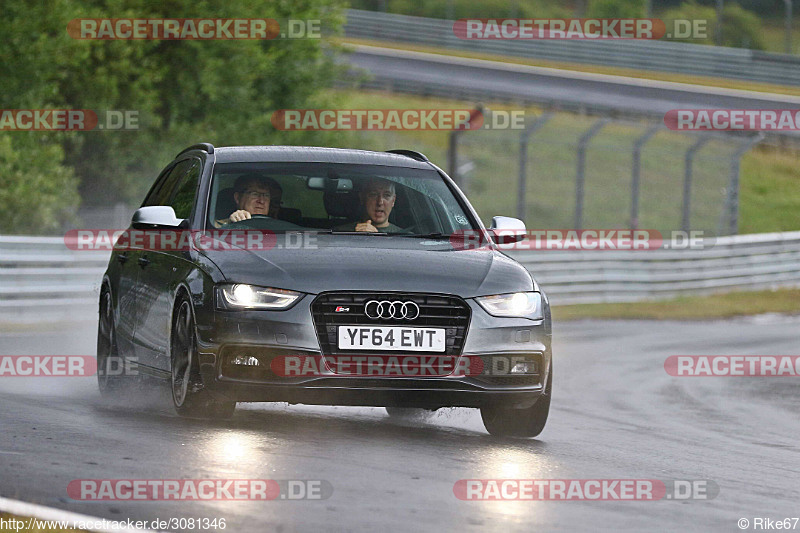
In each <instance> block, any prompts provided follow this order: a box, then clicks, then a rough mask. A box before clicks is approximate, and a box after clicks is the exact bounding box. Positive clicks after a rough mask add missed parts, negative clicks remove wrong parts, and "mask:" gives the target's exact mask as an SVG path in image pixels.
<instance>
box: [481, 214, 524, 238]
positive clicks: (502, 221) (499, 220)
mask: <svg viewBox="0 0 800 533" xmlns="http://www.w3.org/2000/svg"><path fill="white" fill-rule="evenodd" d="M489 232H490V233H491V235H492V239H493V240H494V242H496V243H497V244H506V243H510V242H519V241H521V240H523V239H524V238H525V223H524V222H523V221H521V220H520V219H518V218H511V217H492V225H491V226H490V227H489Z"/></svg>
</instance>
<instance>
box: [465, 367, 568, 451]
mask: <svg viewBox="0 0 800 533" xmlns="http://www.w3.org/2000/svg"><path fill="white" fill-rule="evenodd" d="M552 392H553V363H552V361H551V362H550V373H549V374H548V376H547V383H546V384H545V386H544V392H543V393H542V395H541V396H539V399H538V400H536V403H535V404H533V406H531V407H528V408H525V409H514V408H508V407H503V406H500V405H492V406H488V407H482V408H481V418H482V419H483V425H484V427H485V428H486V431H488V432H489V434H490V435H492V436H494V437H518V438H526V439H530V438H533V437H537V436H538V435H539V434H540V433H541V432H542V431H543V430H544V426H545V424H547V416H548V414H549V413H550V398H551V395H552Z"/></svg>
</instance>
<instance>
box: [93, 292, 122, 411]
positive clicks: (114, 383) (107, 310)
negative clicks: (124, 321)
mask: <svg viewBox="0 0 800 533" xmlns="http://www.w3.org/2000/svg"><path fill="white" fill-rule="evenodd" d="M121 368H123V365H122V359H121V358H120V357H119V354H118V351H117V336H116V328H115V326H114V307H113V304H112V300H111V291H110V290H109V289H107V288H104V289H103V292H102V294H101V295H100V317H99V320H98V323H97V388H98V389H99V390H100V394H101V395H102V396H103V397H104V398H114V397H115V396H116V395H117V394H118V393H119V392H120V389H121V388H122V376H121V372H120V369H121Z"/></svg>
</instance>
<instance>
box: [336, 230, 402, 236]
mask: <svg viewBox="0 0 800 533" xmlns="http://www.w3.org/2000/svg"><path fill="white" fill-rule="evenodd" d="M320 233H326V234H328V235H389V234H388V233H386V232H385V231H336V230H327V231H324V232H320Z"/></svg>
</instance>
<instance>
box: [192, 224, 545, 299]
mask: <svg viewBox="0 0 800 533" xmlns="http://www.w3.org/2000/svg"><path fill="white" fill-rule="evenodd" d="M203 253H204V254H205V255H207V256H208V257H209V258H210V259H211V260H212V261H213V262H214V263H216V265H217V266H218V267H219V269H220V270H221V272H222V274H223V276H224V277H225V279H226V280H227V281H230V282H236V283H249V284H253V285H261V286H269V287H276V288H282V289H291V290H296V291H301V292H305V293H310V294H318V293H320V292H325V291H341V290H353V291H355V290H367V291H401V292H431V293H446V294H455V295H458V296H461V297H463V298H470V297H474V296H483V295H487V294H501V293H506V292H516V291H529V290H538V289H537V288H536V285H535V282H534V281H533V280H532V278H531V276H530V274H528V272H527V270H525V268H524V267H522V266H521V265H520V264H519V263H517V262H516V261H514V260H513V259H511V258H509V257H507V256H506V255H504V254H502V253H500V252H498V251H496V250H492V249H488V248H484V249H478V250H464V249H454V248H453V246H451V244H450V243H449V241H447V240H428V239H418V238H408V237H392V236H365V235H364V236H362V235H356V236H351V235H318V236H314V237H313V242H311V243H310V244H309V245H306V246H302V247H299V248H292V249H289V248H282V249H277V248H275V249H271V250H260V251H255V250H243V249H235V250H207V251H205V252H203Z"/></svg>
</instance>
